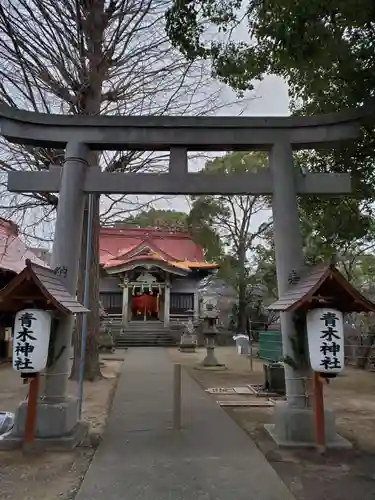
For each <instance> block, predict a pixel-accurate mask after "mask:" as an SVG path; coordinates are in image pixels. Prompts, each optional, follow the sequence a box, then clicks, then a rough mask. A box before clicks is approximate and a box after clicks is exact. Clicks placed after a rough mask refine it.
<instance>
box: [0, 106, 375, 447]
mask: <svg viewBox="0 0 375 500" xmlns="http://www.w3.org/2000/svg"><path fill="white" fill-rule="evenodd" d="M369 114H370V113H368V112H366V110H365V109H364V108H361V109H357V110H347V111H344V112H341V113H337V114H329V115H321V116H311V117H298V118H295V117H264V118H263V117H259V118H258V117H257V118H247V117H233V118H232V117H167V116H152V117H149V116H144V117H142V116H134V117H112V116H63V115H47V114H38V113H33V112H27V111H20V110H17V109H14V108H9V107H6V106H0V126H1V134H2V135H3V136H4V137H5V138H6V139H7V140H8V141H10V142H13V143H18V144H23V145H31V146H39V147H41V146H42V147H47V148H48V147H53V148H66V152H65V162H64V166H63V167H62V168H61V167H56V166H51V168H50V170H49V171H45V172H10V173H9V174H8V188H9V190H10V191H13V192H19V193H43V192H48V193H49V192H59V193H60V197H59V206H58V211H57V219H56V230H55V238H54V244H53V252H52V262H51V266H52V268H58V267H59V268H62V267H63V268H65V269H66V270H67V273H66V276H62V277H61V279H62V280H63V281H64V285H65V287H66V289H67V290H68V291H69V292H70V293H71V294H72V295H73V296H75V294H76V287H77V277H78V263H79V256H80V248H81V236H82V225H83V212H84V201H85V195H86V194H87V193H96V194H102V193H121V194H148V195H150V194H166V195H167V194H169V195H171V194H172V195H173V194H175V195H178V194H192V195H202V194H210V195H215V194H227V195H245V194H253V195H272V209H273V220H274V236H275V249H276V265H277V281H278V292H279V295H282V294H283V293H285V291H286V290H287V288H288V286H289V282H288V278H289V276H290V273H291V272H292V271H293V270H297V271H298V269H300V268H302V266H303V253H302V241H301V234H300V228H299V215H298V208H297V194H299V195H313V194H317V195H335V196H340V195H345V194H348V193H350V192H351V179H350V176H349V175H348V174H324V173H323V174H321V173H306V174H303V173H301V172H298V171H297V169H295V168H294V166H293V150H298V149H319V148H332V147H336V146H337V145H338V143H340V142H342V141H353V140H355V139H358V138H359V137H360V136H361V126H362V124H363V123H364V120H365V119H366V118H367V116H368V115H369ZM90 150H98V151H100V150H138V151H146V150H147V151H150V150H155V151H161V150H163V151H170V163H169V172H168V173H165V174H149V173H139V174H131V173H106V172H101V171H100V169H98V168H88V167H89V166H88V156H89V153H90ZM194 150H195V151H223V150H226V151H234V150H237V151H249V150H262V151H267V152H268V153H269V167H270V168H269V169H265V170H262V171H260V172H257V173H244V174H231V175H223V174H207V173H189V172H188V167H187V152H188V151H194ZM281 326H282V338H283V349H284V355H289V356H291V357H293V350H292V345H291V341H290V335H291V334H293V333H294V325H293V321H292V317H291V315H290V314H288V313H282V315H281ZM71 335H72V324H71V322H70V320H69V319H68V320H67V322H66V323H65V324H63V325H62V326H61V330H60V332H59V333H58V336H57V337H58V341H59V344H60V345H59V346H56V347H57V349H59V347H61V346H69V345H70V342H71ZM68 363H69V354H68V350H67V349H66V350H65V354H63V356H61V358H60V359H59V360H58V362H57V363H56V364H55V365H54V366H53V367H51V368H49V369H48V370H47V377H46V387H45V393H44V397H43V398H42V399H41V401H40V404H39V412H38V431H39V432H38V436H39V437H40V438H44V439H46V440H48V439H53V440H54V441H55V440H56V439H60V438H62V441H64V442H70V443H74V442H75V441H76V440H77V439H78V437H77V436H79V430H80V424H79V422H78V417H77V415H78V411H77V409H78V405H77V401H76V400H74V399H72V398H68V397H67V391H66V387H67V379H68V373H67V372H68ZM285 372H286V391H287V403H286V404H284V405H282V406H280V407H278V406H277V407H276V410H275V418H276V424H277V425H276V428H277V429H279V433H280V439H281V440H283V441H284V442H285V441H286V440H287V441H289V442H291V443H293V440H294V429H295V428H296V426H297V427H299V426H300V425H303V426H304V427H305V428H306V429H307V431H306V432H307V433H308V434H310V437H311V440H312V441H313V440H314V432H313V425H312V423H313V419H312V412H311V411H310V410H306V408H305V388H304V386H303V384H302V381H301V379H300V378H299V375H298V373H297V372H295V371H294V370H293V369H292V368H291V367H289V366H286V367H285ZM16 420H17V422H16V426H15V433H16V434H17V433H18V434H21V433H22V429H23V425H24V420H25V405H24V404H21V406H20V407H19V409H18V411H17V415H16ZM330 438H331V437H330V436H327V441H329V440H330ZM308 439H309V437H308V436H307V440H308ZM332 439H334V437H333V436H332Z"/></svg>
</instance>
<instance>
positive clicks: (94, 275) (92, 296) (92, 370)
mask: <svg viewBox="0 0 375 500" xmlns="http://www.w3.org/2000/svg"><path fill="white" fill-rule="evenodd" d="M99 200H100V197H99V196H95V199H94V204H93V205H94V207H93V208H94V214H93V228H92V253H91V262H90V269H89V272H90V293H89V309H90V312H89V313H88V315H87V336H86V352H85V371H84V379H85V380H89V381H94V380H97V379H98V378H101V376H102V375H101V371H100V362H99V349H98V337H99V330H100V317H99V235H100V219H99ZM87 220H88V197H87V198H86V207H85V217H84V231H83V234H82V248H81V257H80V267H79V278H78V300H79V301H80V302H81V303H82V302H83V299H84V283H85V268H86V248H87ZM82 319H83V318H82V315H80V316H79V318H78V319H77V325H76V329H75V333H74V360H73V366H72V371H71V378H72V379H73V380H78V379H79V366H80V357H81V339H82Z"/></svg>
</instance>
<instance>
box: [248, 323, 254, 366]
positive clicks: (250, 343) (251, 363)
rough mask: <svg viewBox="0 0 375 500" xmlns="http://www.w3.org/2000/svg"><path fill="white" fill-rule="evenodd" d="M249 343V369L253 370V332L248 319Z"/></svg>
mask: <svg viewBox="0 0 375 500" xmlns="http://www.w3.org/2000/svg"><path fill="white" fill-rule="evenodd" d="M249 330H250V332H249V345H250V370H251V371H253V369H254V367H253V335H252V334H253V332H252V325H251V321H250V328H249Z"/></svg>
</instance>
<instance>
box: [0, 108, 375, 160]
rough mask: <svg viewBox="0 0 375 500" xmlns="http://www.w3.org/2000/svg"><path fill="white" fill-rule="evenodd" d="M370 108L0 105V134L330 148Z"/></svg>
mask: <svg viewBox="0 0 375 500" xmlns="http://www.w3.org/2000/svg"><path fill="white" fill-rule="evenodd" d="M373 114H374V111H373V106H372V105H371V106H362V107H361V108H358V109H347V110H344V111H341V112H338V113H330V114H322V115H315V116H304V117H294V116H285V117H275V116H271V117H244V116H241V117H230V116H124V117H122V116H87V115H57V114H44V113H35V112H32V111H25V110H19V109H16V108H12V107H9V106H6V105H0V126H1V135H3V136H4V137H5V138H6V139H7V140H9V141H10V142H13V143H18V144H25V145H32V146H40V147H57V148H64V147H65V145H66V144H67V143H68V142H70V141H72V140H74V141H77V140H79V141H80V142H82V143H85V144H87V145H88V146H89V147H90V149H93V150H104V149H105V150H139V151H146V150H154V151H155V150H169V149H170V148H171V147H184V148H186V149H187V150H190V151H194V150H199V151H203V150H204V151H224V150H231V151H233V150H237V151H238V150H240V151H250V150H269V149H271V147H272V145H273V144H274V143H275V142H277V141H278V140H287V141H288V142H289V143H290V144H291V145H292V147H293V149H311V148H312V149H314V148H318V147H322V146H325V147H327V146H331V145H333V144H335V143H337V142H341V141H344V140H353V139H357V138H358V137H360V129H361V126H362V124H363V123H364V122H365V120H366V119H367V118H368V117H369V116H373Z"/></svg>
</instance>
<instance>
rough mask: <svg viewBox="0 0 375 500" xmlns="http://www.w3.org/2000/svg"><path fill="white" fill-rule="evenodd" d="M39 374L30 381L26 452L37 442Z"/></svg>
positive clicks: (24, 442)
mask: <svg viewBox="0 0 375 500" xmlns="http://www.w3.org/2000/svg"><path fill="white" fill-rule="evenodd" d="M39 382H40V377H39V373H35V375H34V377H32V378H30V379H29V395H28V398H27V417H26V425H25V435H24V440H23V444H24V446H25V447H26V450H27V451H29V448H30V447H32V446H33V444H34V442H35V432H36V419H37V411H38V395H39Z"/></svg>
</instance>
